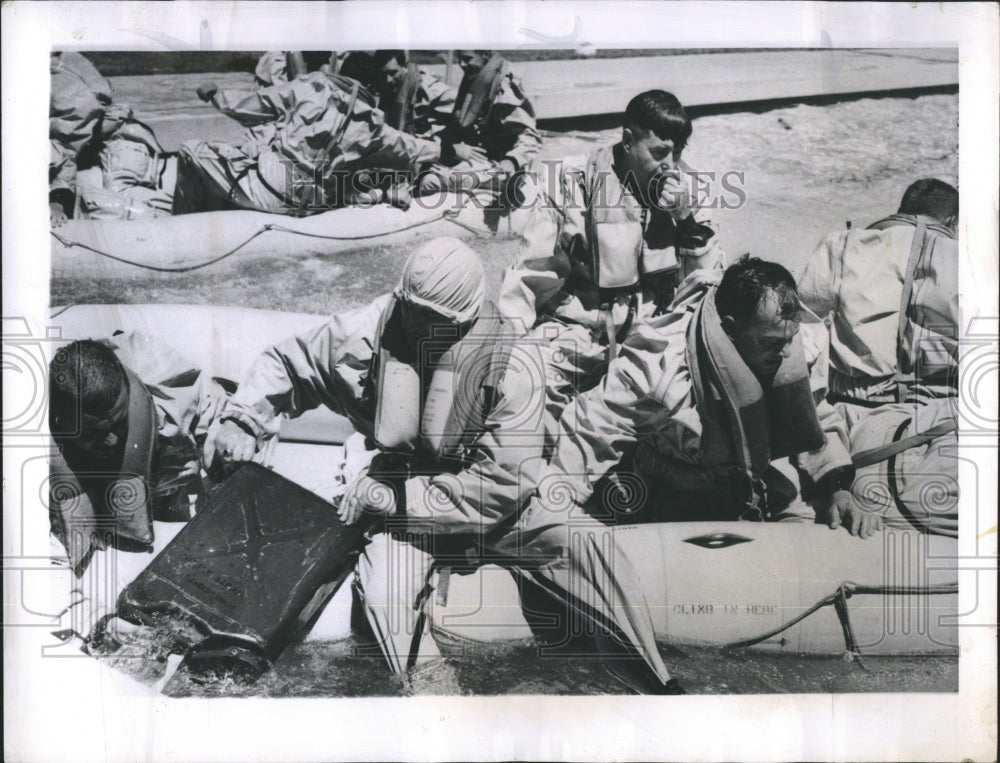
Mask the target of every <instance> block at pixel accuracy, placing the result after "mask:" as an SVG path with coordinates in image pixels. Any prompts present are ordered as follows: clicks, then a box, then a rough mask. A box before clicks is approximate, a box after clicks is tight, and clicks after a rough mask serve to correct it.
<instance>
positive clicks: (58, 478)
mask: <svg viewBox="0 0 1000 763" xmlns="http://www.w3.org/2000/svg"><path fill="white" fill-rule="evenodd" d="M125 374H126V376H127V377H128V380H129V402H128V432H127V434H126V437H125V451H124V457H123V459H122V463H121V468H120V469H119V470H118V473H117V474H107V473H101V472H100V469H99V467H98V468H97V469H94V468H93V465H92V464H88V463H87V462H86V459H85V457H83V456H81V455H80V454H77V453H76V452H74V451H73V450H72V449H71V448H66V449H65V450H64V451H62V452H61V453H57V454H56V455H55V456H54V458H53V463H52V466H51V476H50V485H49V495H50V506H49V515H50V519H51V521H52V530H53V533H54V534H55V535H56V536H57V537H58V538H59V539H60V540H61V541H62V543H63V545H64V546H65V548H66V551H67V553H68V555H69V559H70V563H71V565H72V567H73V569H74V571H75V572H76V574H77V575H80V574H82V573H83V570H84V569H85V568H86V566H87V564H88V563H89V561H90V557H91V554H92V553H93V551H94V550H96V549H100V548H104V547H105V546H106V545H112V544H114V545H117V544H118V543H120V542H121V541H125V542H126V543H129V542H131V543H133V544H138V545H140V546H142V547H145V548H149V547H151V546H152V542H153V516H152V511H151V508H150V506H151V495H152V485H153V481H152V464H153V458H154V456H155V450H156V437H157V431H158V422H157V415H156V408H155V406H154V405H153V399H152V397H151V396H150V394H149V391H148V390H147V389H146V387H145V386H144V385H143V383H142V382H141V381H140V380H139V378H138V377H137V376H136V375H135V374H134V373H132V371H131V370H129V369H128V368H125Z"/></svg>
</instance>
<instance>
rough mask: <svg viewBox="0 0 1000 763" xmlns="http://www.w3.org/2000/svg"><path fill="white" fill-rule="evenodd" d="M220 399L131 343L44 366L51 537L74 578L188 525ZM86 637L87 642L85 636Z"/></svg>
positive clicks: (57, 358) (144, 343)
mask: <svg viewBox="0 0 1000 763" xmlns="http://www.w3.org/2000/svg"><path fill="white" fill-rule="evenodd" d="M225 395H226V393H225V390H224V389H223V388H222V387H221V386H220V385H219V384H218V383H217V382H215V381H213V380H210V379H205V378H203V376H202V374H201V372H200V371H199V370H198V369H197V368H193V367H192V366H191V364H190V363H188V362H187V361H185V360H184V359H183V358H181V357H180V356H179V355H178V354H177V353H176V352H174V351H173V350H172V349H171V348H170V347H168V346H166V345H164V344H163V343H161V342H159V341H157V340H155V339H153V338H152V337H149V336H145V335H142V334H136V333H131V332H130V333H126V334H116V335H115V336H112V337H109V338H107V339H101V340H83V341H77V342H73V343H71V344H69V345H67V346H65V347H63V348H61V349H60V350H58V351H57V352H56V354H55V355H54V356H53V358H52V361H51V363H50V364H49V427H50V430H51V432H52V436H53V439H54V440H55V442H56V445H57V446H58V449H59V452H58V455H57V456H55V457H53V459H52V465H51V478H50V482H49V513H50V518H51V523H52V533H53V535H55V536H56V537H57V538H58V539H59V541H60V542H61V543H62V544H63V546H64V547H65V549H66V551H67V553H68V555H69V559H70V563H71V565H72V567H73V568H74V571H75V572H76V573H77V574H78V575H79V574H81V573H82V572H83V570H84V569H85V568H86V567H87V565H88V563H89V561H90V558H91V556H92V554H93V553H94V551H95V550H97V549H100V548H103V547H104V546H105V545H107V544H112V545H115V546H117V547H120V548H124V549H126V550H133V551H134V550H142V549H145V548H149V547H151V544H152V541H153V530H152V522H153V520H154V519H155V520H157V521H187V520H188V519H190V518H191V507H190V505H189V501H190V498H189V496H192V495H195V496H197V495H198V494H199V493H201V491H202V488H201V480H200V473H201V462H200V455H201V451H202V448H203V446H204V443H205V441H206V438H207V435H208V430H209V427H210V426H211V425H212V423H213V422H214V420H215V418H216V416H217V415H218V413H219V411H220V410H221V408H222V404H223V402H224V400H225ZM82 635H86V634H82Z"/></svg>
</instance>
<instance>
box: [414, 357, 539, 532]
mask: <svg viewBox="0 0 1000 763" xmlns="http://www.w3.org/2000/svg"><path fill="white" fill-rule="evenodd" d="M532 365H533V364H532V363H530V362H515V363H510V362H508V366H507V369H506V372H505V374H504V377H503V380H502V381H501V383H500V385H499V388H498V394H497V399H496V402H495V403H494V405H493V408H492V410H491V411H490V414H489V416H488V417H487V420H486V425H485V428H484V431H483V433H482V435H481V436H480V437H479V438H478V440H477V441H476V442H475V444H474V445H473V447H472V463H471V464H470V465H469V466H468V467H466V468H465V469H463V470H462V471H460V472H458V473H457V474H442V475H437V476H434V477H414V478H411V479H409V480H407V482H406V513H407V516H410V517H416V518H422V519H428V520H432V521H433V522H434V528H435V532H440V533H482V532H487V531H489V530H491V529H493V528H494V527H496V526H497V525H498V524H500V523H502V522H503V521H504V520H506V519H507V518H508V517H511V516H513V515H516V514H517V513H518V512H519V510H520V508H521V507H522V506H523V505H524V504H525V503H526V502H527V500H528V498H529V497H530V495H531V494H532V492H533V491H534V489H535V487H536V485H537V482H538V477H539V473H540V470H541V467H542V462H541V459H540V458H539V457H538V456H537V454H536V453H535V451H536V450H537V448H535V447H529V448H525V445H526V444H530V441H526V440H525V438H526V437H527V438H537V437H540V436H541V435H540V434H538V433H537V432H535V431H534V430H535V429H536V428H537V427H536V426H534V425H533V424H532V423H531V421H530V416H526V415H525V414H526V413H528V414H530V413H531V412H532V411H538V410H541V407H542V406H543V405H544V402H545V390H544V389H542V388H541V387H539V385H538V382H537V374H534V373H532ZM534 367H535V368H537V364H534ZM526 422H527V423H526ZM523 454H532V455H531V456H527V457H522V455H523Z"/></svg>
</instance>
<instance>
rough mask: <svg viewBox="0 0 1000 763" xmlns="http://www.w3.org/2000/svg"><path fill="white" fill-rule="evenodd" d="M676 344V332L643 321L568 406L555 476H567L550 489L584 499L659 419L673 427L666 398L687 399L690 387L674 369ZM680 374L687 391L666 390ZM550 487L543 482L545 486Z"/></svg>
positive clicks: (679, 354)
mask: <svg viewBox="0 0 1000 763" xmlns="http://www.w3.org/2000/svg"><path fill="white" fill-rule="evenodd" d="M682 336H683V335H682ZM672 344H673V339H672V338H671V336H670V334H669V333H668V332H664V331H661V330H660V328H659V327H658V326H656V325H655V324H652V325H651V324H645V325H643V326H640V327H639V328H637V329H636V331H635V332H633V334H632V335H631V336H630V337H629V339H628V340H627V341H626V343H625V344H624V345H623V347H622V350H621V352H620V353H619V355H618V357H617V358H615V359H614V360H613V361H612V362H611V364H610V366H609V367H608V373H607V375H606V376H605V378H604V380H603V381H602V383H601V384H600V385H599V386H597V387H595V388H594V389H591V390H589V391H588V392H585V393H584V394H582V395H580V396H579V397H577V398H576V399H575V400H574V401H573V402H572V403H570V404H569V405H568V406H567V407H566V409H565V410H564V411H563V414H562V417H561V418H560V421H559V441H558V445H557V447H556V452H555V455H554V457H553V459H552V470H553V473H554V475H557V476H554V477H553V478H554V479H558V480H564V482H562V483H560V484H559V485H558V487H556V486H555V485H550V486H548V489H549V490H556V491H557V492H558V491H569V494H570V495H572V498H573V501H574V502H575V503H577V504H583V503H584V502H585V501H586V500H587V499H589V498H590V497H591V495H593V492H594V488H595V486H596V484H597V483H598V481H599V480H600V479H601V478H602V477H604V476H606V475H607V474H608V473H610V472H611V471H613V470H614V469H615V468H616V467H618V466H619V465H620V464H621V463H622V460H623V459H624V458H625V457H626V456H627V455H629V454H630V453H631V452H632V451H633V450H634V448H635V445H636V443H637V442H638V440H639V439H640V438H644V437H646V436H648V435H649V433H650V430H651V428H652V427H653V422H656V428H657V429H658V430H660V429H666V428H669V419H670V416H671V414H672V411H670V410H669V409H668V407H667V405H666V404H665V402H666V401H668V400H671V399H674V398H678V399H682V400H684V401H686V400H687V399H688V397H689V395H688V393H689V392H690V382H689V381H688V379H687V377H686V376H683V375H675V374H674V373H673V372H674V371H675V370H677V369H676V365H677V363H678V362H679V360H680V358H682V357H683V349H682V348H681V349H680V350H679V351H678V350H677V348H674V347H672V346H671V345H672ZM674 379H676V384H675V385H674V386H675V387H683V394H680V396H679V397H678V395H677V394H670V395H664V394H663V392H662V390H660V389H659V388H660V387H662V385H663V382H664V380H674ZM673 392H674V393H676V392H677V390H676V389H675V390H673ZM544 489H545V486H542V487H540V492H543V490H544Z"/></svg>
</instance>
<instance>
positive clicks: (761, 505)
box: [739, 475, 768, 522]
mask: <svg viewBox="0 0 1000 763" xmlns="http://www.w3.org/2000/svg"><path fill="white" fill-rule="evenodd" d="M741 482H742V484H741V485H740V493H741V496H740V500H741V501H742V502H743V506H744V509H743V511H742V512H740V516H739V519H740V520H741V521H744V522H763V521H764V520H765V518H766V517H767V515H768V508H767V485H766V484H765V483H764V480H762V479H760V478H759V477H751V476H750V475H744V477H743V479H742V480H741Z"/></svg>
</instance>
